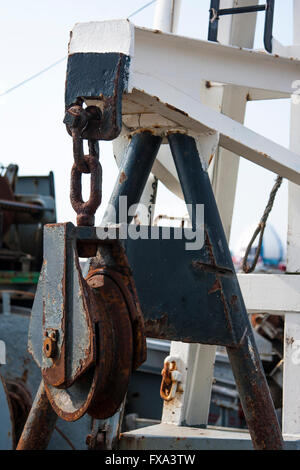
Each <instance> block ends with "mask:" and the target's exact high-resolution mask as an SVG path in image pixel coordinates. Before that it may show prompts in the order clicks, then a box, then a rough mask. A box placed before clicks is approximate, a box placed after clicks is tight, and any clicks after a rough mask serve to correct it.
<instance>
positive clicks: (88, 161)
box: [66, 105, 102, 226]
mask: <svg viewBox="0 0 300 470" xmlns="http://www.w3.org/2000/svg"><path fill="white" fill-rule="evenodd" d="M66 116H67V120H68V121H70V120H71V119H70V116H71V118H72V122H69V124H68V126H67V128H68V131H69V132H71V135H72V138H73V156H74V165H73V167H72V171H71V191H70V199H71V204H72V207H73V209H74V210H75V212H76V214H77V225H84V226H85V225H94V223H95V212H96V210H97V209H98V207H99V205H100V203H101V199H102V167H101V165H100V162H99V144H98V140H96V139H95V138H94V137H93V135H94V133H95V130H96V131H97V129H99V126H100V124H101V111H100V109H99V108H97V107H96V106H88V107H87V108H86V109H83V108H82V106H80V105H75V106H71V107H70V108H69V109H68V110H67V113H66ZM85 133H88V145H89V155H84V152H83V135H84V134H85ZM82 173H88V174H90V175H91V189H90V197H89V200H88V201H86V202H84V201H83V198H82V187H81V178H82Z"/></svg>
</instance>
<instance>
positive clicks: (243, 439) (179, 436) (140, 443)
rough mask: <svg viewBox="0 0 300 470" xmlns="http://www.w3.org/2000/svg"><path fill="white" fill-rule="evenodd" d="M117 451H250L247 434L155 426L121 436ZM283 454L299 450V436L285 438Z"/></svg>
mask: <svg viewBox="0 0 300 470" xmlns="http://www.w3.org/2000/svg"><path fill="white" fill-rule="evenodd" d="M119 449H120V450H152V451H153V450H166V449H168V450H175V451H176V450H188V451H190V453H192V451H193V450H227V451H228V450H253V444H252V442H251V437H250V435H249V433H248V432H246V431H243V430H230V429H228V428H227V429H226V428H225V429H224V428H221V427H213V426H208V427H207V428H206V429H199V428H193V427H190V426H188V427H186V426H175V425H171V424H158V425H154V426H148V427H144V428H142V429H136V430H134V431H130V432H125V433H122V434H121V438H120V443H119ZM284 449H285V450H299V449H300V440H299V436H296V435H295V436H286V437H285V441H284Z"/></svg>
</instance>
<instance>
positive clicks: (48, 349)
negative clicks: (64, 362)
mask: <svg viewBox="0 0 300 470" xmlns="http://www.w3.org/2000/svg"><path fill="white" fill-rule="evenodd" d="M56 342H57V335H56V332H55V331H51V332H50V333H49V334H48V335H47V336H46V338H45V339H44V345H43V349H44V354H45V356H46V357H48V358H50V357H54V356H55V354H56V350H57V348H56Z"/></svg>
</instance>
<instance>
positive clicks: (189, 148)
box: [168, 134, 283, 449]
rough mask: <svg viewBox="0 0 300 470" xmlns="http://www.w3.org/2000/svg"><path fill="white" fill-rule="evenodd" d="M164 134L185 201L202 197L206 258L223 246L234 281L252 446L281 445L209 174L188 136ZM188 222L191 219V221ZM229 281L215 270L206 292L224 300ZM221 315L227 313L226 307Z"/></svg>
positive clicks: (239, 364)
mask: <svg viewBox="0 0 300 470" xmlns="http://www.w3.org/2000/svg"><path fill="white" fill-rule="evenodd" d="M168 138H169V142H170V146H171V151H172V155H173V158H174V162H175V165H176V168H177V171H178V175H179V179H180V182H181V185H182V189H183V194H184V197H185V201H186V203H187V204H194V205H195V204H201V203H202V204H203V202H205V230H206V237H207V239H208V240H209V246H210V247H211V250H210V256H211V261H212V263H213V264H214V263H215V261H214V260H216V259H217V252H218V251H217V250H222V252H223V253H224V256H225V258H226V259H227V266H228V267H229V268H230V270H231V271H232V273H233V279H234V280H235V282H236V285H237V294H236V295H232V296H231V298H230V305H231V307H232V309H231V314H232V323H231V325H235V326H236V328H237V329H238V330H239V331H240V332H241V333H242V337H241V339H240V341H239V344H238V345H237V347H228V348H227V351H228V356H229V359H230V362H231V366H232V369H233V373H234V376H235V380H236V383H237V387H238V390H239V394H240V399H241V403H242V406H243V410H244V414H245V417H246V421H247V424H248V427H249V431H250V434H251V437H252V441H253V445H254V447H255V448H256V449H282V446H283V441H282V436H281V432H280V427H279V424H278V420H277V417H276V413H275V409H274V405H273V401H272V398H271V394H270V390H269V388H268V385H267V381H266V378H265V374H264V371H263V367H262V364H261V361H260V358H259V354H258V351H257V348H256V344H255V340H254V337H253V334H252V329H251V325H250V323H249V320H248V316H247V311H246V308H245V305H244V302H243V298H242V294H241V292H240V289H239V286H238V282H237V279H236V274H235V273H234V268H233V264H232V260H231V255H230V252H229V248H228V245H227V241H226V237H225V234H224V231H223V227H222V223H221V219H220V216H219V213H218V209H217V206H216V202H215V199H214V195H213V191H212V188H211V184H210V181H209V177H208V175H207V173H206V172H204V171H203V169H202V166H201V162H200V159H199V154H198V151H197V147H196V143H195V140H194V139H193V138H192V137H189V136H185V135H183V134H170V135H169V137H168ZM192 224H194V222H193V220H192ZM217 247H218V248H217ZM230 282H231V280H229V279H227V278H226V277H225V278H223V279H221V278H220V276H219V273H218V272H216V274H215V283H214V285H213V286H214V288H212V289H211V290H210V292H208V295H210V293H213V294H217V295H219V297H220V299H221V301H222V303H224V301H225V297H224V293H223V292H224V291H226V290H227V289H228V288H230ZM224 307H225V304H224ZM224 315H226V316H228V311H227V310H226V307H225V308H224ZM231 325H228V328H229V329H231V328H232V326H231Z"/></svg>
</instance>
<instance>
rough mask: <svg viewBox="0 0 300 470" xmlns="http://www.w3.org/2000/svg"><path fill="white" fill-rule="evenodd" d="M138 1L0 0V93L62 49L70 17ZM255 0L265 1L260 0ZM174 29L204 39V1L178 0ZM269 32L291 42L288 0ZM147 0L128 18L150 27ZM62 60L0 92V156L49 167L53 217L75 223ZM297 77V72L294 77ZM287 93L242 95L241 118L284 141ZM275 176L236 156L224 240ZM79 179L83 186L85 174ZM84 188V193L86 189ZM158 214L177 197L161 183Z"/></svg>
mask: <svg viewBox="0 0 300 470" xmlns="http://www.w3.org/2000/svg"><path fill="white" fill-rule="evenodd" d="M145 3H147V1H146V0H127V1H126V2H125V1H121V0H110V1H107V0H85V1H84V2H83V1H82V0H51V1H50V0H26V2H24V1H23V0H15V1H10V2H7V1H4V0H0V44H1V46H0V62H1V75H0V94H1V93H2V92H3V91H5V90H7V89H9V88H11V87H13V86H14V85H16V84H17V83H19V82H21V81H23V80H25V79H26V78H28V77H29V76H31V75H33V74H35V73H37V72H39V71H40V70H41V69H43V68H45V67H47V66H48V65H50V64H52V63H53V62H55V61H57V60H58V59H60V58H62V57H64V56H65V55H67V46H68V41H69V32H70V30H71V29H72V27H73V25H74V24H75V23H76V22H85V21H97V20H99V21H103V20H106V19H119V18H126V17H128V16H129V15H130V14H131V13H132V12H133V11H135V10H137V9H138V8H140V7H141V6H143V5H144V4H145ZM260 3H265V2H264V1H261V2H260ZM182 4H183V5H182V10H181V17H180V22H179V31H178V33H179V34H182V35H186V36H190V37H195V38H200V39H206V38H207V25H208V9H209V5H210V1H209V0H183V1H182ZM275 4H276V7H275V21H274V23H275V24H274V36H275V37H276V39H278V40H279V41H280V42H281V43H283V44H286V45H288V44H291V42H292V0H277V1H276V2H275ZM154 9H155V6H154V5H151V6H150V7H148V8H147V9H145V10H144V11H142V12H141V13H139V14H137V15H136V16H135V17H134V18H132V19H131V21H133V22H134V23H135V24H137V25H140V26H146V27H150V28H151V27H152V23H153V16H154ZM263 21H264V14H263V13H259V14H258V22H257V32H256V39H255V47H256V48H262V47H263V46H262V35H263ZM65 72H66V61H63V62H62V63H60V64H59V65H57V66H56V67H54V68H53V69H51V70H50V71H48V72H46V73H45V74H43V75H41V76H39V77H37V78H36V79H34V80H32V81H31V82H29V83H27V84H25V85H24V86H22V87H20V88H18V89H16V90H14V91H12V92H11V93H9V94H7V95H6V96H5V97H2V98H0V125H1V155H0V163H2V164H4V165H8V164H9V163H16V164H18V165H19V174H20V175H30V174H32V175H34V174H36V175H38V174H41V175H42V174H48V173H49V171H51V170H52V171H53V172H54V177H55V189H56V204H57V214H58V221H60V222H62V221H72V222H75V214H74V212H73V210H72V207H71V205H70V202H69V175H70V169H71V165H72V158H73V157H72V141H71V138H70V136H69V135H68V134H67V132H66V130H65V126H64V125H63V123H62V121H63V115H64V86H65ZM299 78H300V77H299ZM289 108H290V105H289V100H277V101H267V102H250V103H249V104H248V106H247V114H246V122H245V124H246V125H247V126H248V127H249V128H251V129H253V130H254V131H256V132H258V133H261V134H263V135H264V136H266V137H268V138H270V139H273V140H274V141H276V142H277V143H279V144H281V145H283V146H286V147H288V144H289V112H290V110H289ZM101 162H102V166H103V203H102V207H101V208H100V209H99V210H98V212H97V215H96V224H99V223H100V220H101V217H102V214H103V212H104V209H105V205H106V203H107V201H108V199H109V196H110V193H111V190H112V187H113V185H114V181H115V178H116V176H117V167H116V164H115V162H114V160H113V156H112V145H111V143H109V142H105V143H101ZM275 178H276V175H275V174H273V173H271V172H269V171H267V170H264V169H262V168H260V167H258V166H256V165H254V164H252V163H251V162H248V161H246V160H245V159H241V164H240V172H239V178H238V186H237V197H236V202H235V211H234V218H233V225H232V235H231V241H232V244H233V245H234V242H235V241H236V240H237V239H238V238H239V235H240V233H241V232H243V231H244V230H245V229H246V228H247V227H248V226H249V225H252V224H253V223H254V224H256V223H258V221H259V219H260V217H261V215H262V213H263V210H264V207H265V205H266V203H267V199H268V195H269V192H270V190H271V187H272V185H273V181H274V180H275ZM84 184H85V187H86V189H88V178H86V177H85V179H84ZM86 194H87V192H86ZM157 211H158V213H162V214H165V213H169V214H170V215H177V213H178V212H180V213H182V211H184V205H183V203H178V201H177V198H175V196H173V195H171V194H170V193H169V192H168V191H167V190H166V189H165V188H164V187H163V186H162V185H160V187H159V192H158V201H157ZM269 220H270V223H272V224H273V226H274V227H275V229H276V230H277V232H278V234H279V235H280V237H281V238H282V240H283V241H284V242H285V239H286V231H287V182H286V181H284V183H283V185H282V187H281V188H280V190H279V192H278V196H277V199H276V202H275V205H274V208H273V211H272V214H271V216H270V218H269Z"/></svg>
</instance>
